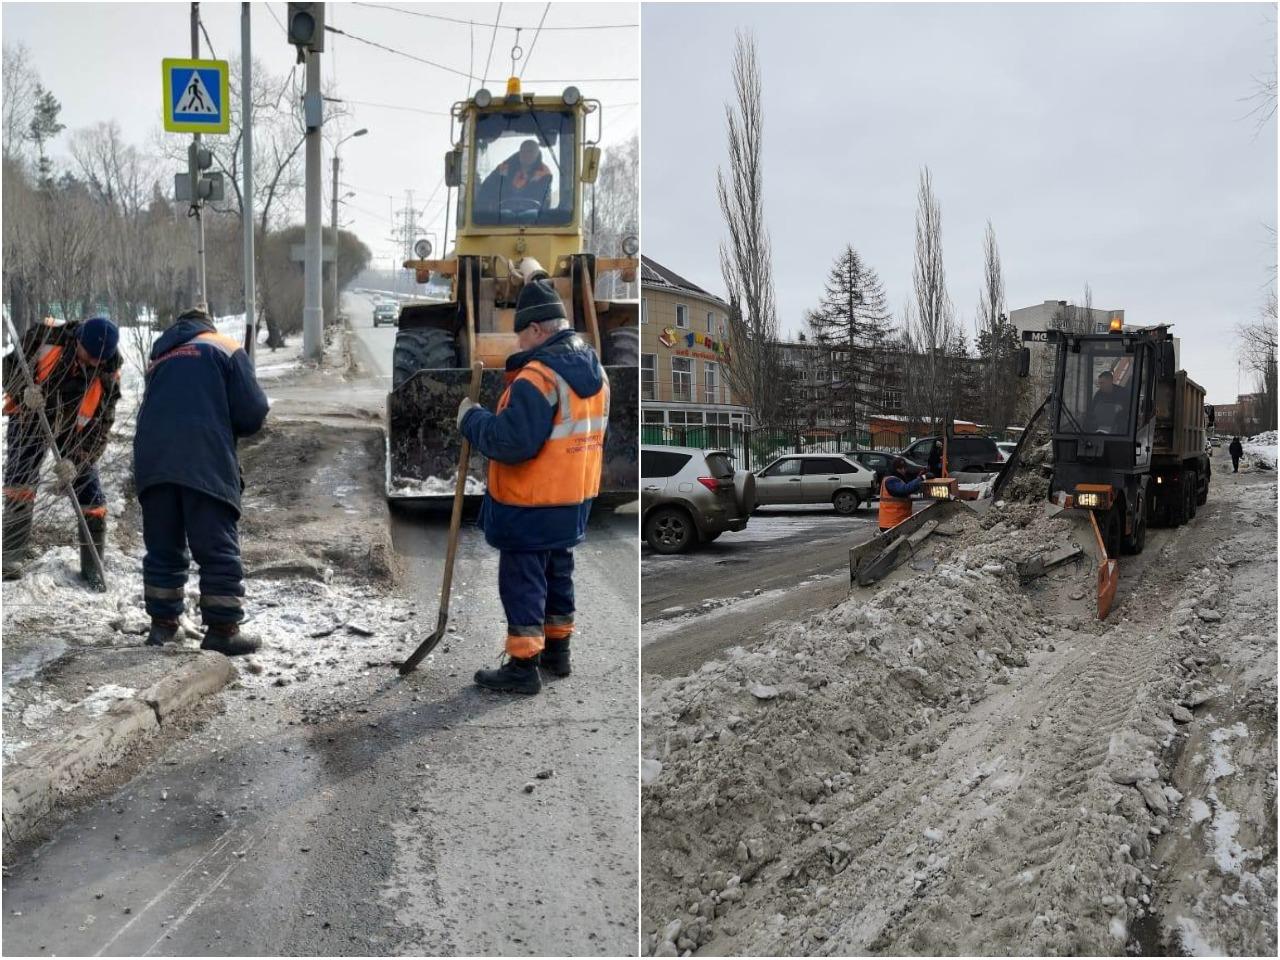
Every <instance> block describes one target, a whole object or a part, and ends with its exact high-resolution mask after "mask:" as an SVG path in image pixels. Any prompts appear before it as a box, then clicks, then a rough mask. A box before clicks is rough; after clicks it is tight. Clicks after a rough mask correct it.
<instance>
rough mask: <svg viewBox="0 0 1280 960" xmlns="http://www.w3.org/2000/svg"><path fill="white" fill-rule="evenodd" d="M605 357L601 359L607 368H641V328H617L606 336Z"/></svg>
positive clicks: (604, 344)
mask: <svg viewBox="0 0 1280 960" xmlns="http://www.w3.org/2000/svg"><path fill="white" fill-rule="evenodd" d="M602 346H603V347H604V357H603V358H601V359H602V362H603V363H604V365H605V366H606V367H638V366H640V328H639V327H630V326H628V327H615V328H614V329H612V330H610V331H609V332H608V333H606V334H605V335H604V343H603V344H602Z"/></svg>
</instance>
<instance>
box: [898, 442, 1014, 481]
mask: <svg viewBox="0 0 1280 960" xmlns="http://www.w3.org/2000/svg"><path fill="white" fill-rule="evenodd" d="M935 446H936V447H937V448H938V455H937V456H938V459H941V457H942V453H941V449H942V438H941V437H924V438H922V439H920V440H917V441H916V442H915V443H913V444H911V446H909V447H907V448H906V449H905V450H903V451H902V456H904V457H906V458H907V459H909V460H914V461H916V462H917V463H924V464H928V463H929V459H930V455H931V454H932V453H933V450H934V447H935ZM1002 462H1003V459H1002V457H1001V455H1000V451H999V449H997V448H996V442H995V441H994V440H992V439H991V438H990V437H976V436H964V437H952V438H951V439H950V440H949V441H947V472H948V473H993V472H995V471H996V470H999V469H1000V464H1001V463H1002Z"/></svg>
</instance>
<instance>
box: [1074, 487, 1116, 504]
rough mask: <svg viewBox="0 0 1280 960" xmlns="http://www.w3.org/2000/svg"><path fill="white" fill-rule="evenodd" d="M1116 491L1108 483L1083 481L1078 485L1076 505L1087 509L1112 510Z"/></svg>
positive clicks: (1075, 498)
mask: <svg viewBox="0 0 1280 960" xmlns="http://www.w3.org/2000/svg"><path fill="white" fill-rule="evenodd" d="M1113 497H1114V491H1113V490H1112V489H1111V487H1110V486H1108V485H1107V484H1102V483H1081V484H1079V485H1077V486H1076V492H1075V497H1074V501H1075V505H1076V506H1077V507H1081V508H1082V509H1085V510H1110V509H1111V501H1112V498H1113Z"/></svg>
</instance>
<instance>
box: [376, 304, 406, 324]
mask: <svg viewBox="0 0 1280 960" xmlns="http://www.w3.org/2000/svg"><path fill="white" fill-rule="evenodd" d="M399 319H400V304H398V303H396V302H395V301H394V300H381V301H379V302H378V303H376V304H374V306H373V325H374V326H375V327H380V326H382V325H383V324H384V323H389V324H391V325H392V326H393V327H394V326H395V325H396V322H397V321H398V320H399Z"/></svg>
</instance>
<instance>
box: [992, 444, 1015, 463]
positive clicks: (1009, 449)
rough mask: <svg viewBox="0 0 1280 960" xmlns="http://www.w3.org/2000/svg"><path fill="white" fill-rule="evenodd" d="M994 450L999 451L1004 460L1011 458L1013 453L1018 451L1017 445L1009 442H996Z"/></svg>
mask: <svg viewBox="0 0 1280 960" xmlns="http://www.w3.org/2000/svg"><path fill="white" fill-rule="evenodd" d="M996 449H997V450H999V451H1000V453H1001V455H1002V456H1003V458H1004V459H1005V460H1008V459H1009V458H1010V457H1012V456H1013V451H1015V450H1017V449H1018V445H1017V444H1016V443H1013V442H1012V441H1009V440H997V441H996Z"/></svg>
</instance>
